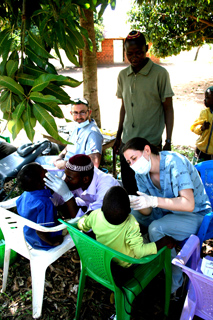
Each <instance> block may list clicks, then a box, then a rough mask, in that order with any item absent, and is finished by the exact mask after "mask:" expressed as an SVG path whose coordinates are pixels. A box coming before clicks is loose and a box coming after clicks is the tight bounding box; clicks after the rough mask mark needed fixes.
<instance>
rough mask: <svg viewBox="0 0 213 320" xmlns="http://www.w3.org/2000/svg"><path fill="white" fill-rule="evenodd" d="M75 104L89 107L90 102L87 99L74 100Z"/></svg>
mask: <svg viewBox="0 0 213 320" xmlns="http://www.w3.org/2000/svg"><path fill="white" fill-rule="evenodd" d="M72 102H73V104H72V105H77V104H85V106H87V107H89V102H88V101H87V100H86V99H80V98H77V99H74V100H72Z"/></svg>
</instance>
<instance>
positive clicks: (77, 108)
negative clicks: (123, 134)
mask: <svg viewBox="0 0 213 320" xmlns="http://www.w3.org/2000/svg"><path fill="white" fill-rule="evenodd" d="M73 102H74V104H73V105H72V106H71V112H70V113H71V115H72V117H73V121H74V129H73V131H71V132H70V134H69V137H68V140H67V141H68V142H71V143H72V144H67V146H66V147H65V148H64V149H63V150H62V151H61V153H60V154H59V155H58V156H42V157H38V158H37V159H36V162H38V163H39V164H41V165H42V166H44V165H48V166H52V167H53V168H55V169H56V170H57V169H59V170H64V169H65V166H66V162H67V161H68V160H69V158H70V157H72V156H74V155H75V154H86V155H88V156H89V157H90V158H91V160H92V162H93V163H94V166H95V167H97V168H98V167H99V165H100V162H101V154H102V142H103V136H102V134H101V132H100V130H99V128H98V126H97V124H96V122H95V120H94V119H92V118H91V113H92V110H91V109H90V107H89V103H88V101H87V100H86V99H79V98H78V99H74V100H73ZM47 169H48V168H47Z"/></svg>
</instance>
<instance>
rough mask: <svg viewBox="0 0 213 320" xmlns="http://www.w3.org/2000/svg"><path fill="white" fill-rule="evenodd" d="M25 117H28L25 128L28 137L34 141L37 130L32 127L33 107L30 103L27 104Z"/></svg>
mask: <svg viewBox="0 0 213 320" xmlns="http://www.w3.org/2000/svg"><path fill="white" fill-rule="evenodd" d="M25 118H26V120H25V121H24V129H25V131H26V134H27V137H28V138H29V139H30V141H32V142H33V138H34V135H35V130H34V129H33V127H32V122H31V107H30V105H29V104H27V111H26V112H25Z"/></svg>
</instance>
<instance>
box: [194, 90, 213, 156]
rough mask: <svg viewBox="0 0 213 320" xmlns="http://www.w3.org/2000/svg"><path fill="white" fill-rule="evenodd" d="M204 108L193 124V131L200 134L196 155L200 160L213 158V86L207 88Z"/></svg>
mask: <svg viewBox="0 0 213 320" xmlns="http://www.w3.org/2000/svg"><path fill="white" fill-rule="evenodd" d="M204 105H205V106H206V109H203V110H202V111H201V113H200V116H199V118H198V119H196V120H195V122H194V124H193V125H192V126H191V128H190V129H191V131H192V132H194V133H195V134H197V135H199V138H198V139H197V141H196V149H195V155H196V157H197V159H198V161H205V160H211V159H212V155H213V135H212V131H213V126H212V123H213V86H211V87H209V88H208V89H206V92H205V99H204Z"/></svg>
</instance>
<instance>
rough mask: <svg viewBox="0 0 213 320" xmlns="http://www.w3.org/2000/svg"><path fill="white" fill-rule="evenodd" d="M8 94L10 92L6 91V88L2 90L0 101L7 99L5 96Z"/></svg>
mask: <svg viewBox="0 0 213 320" xmlns="http://www.w3.org/2000/svg"><path fill="white" fill-rule="evenodd" d="M9 94H10V91H8V90H4V91H2V93H1V95H0V102H4V101H5V100H6V99H7V97H8V96H9Z"/></svg>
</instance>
